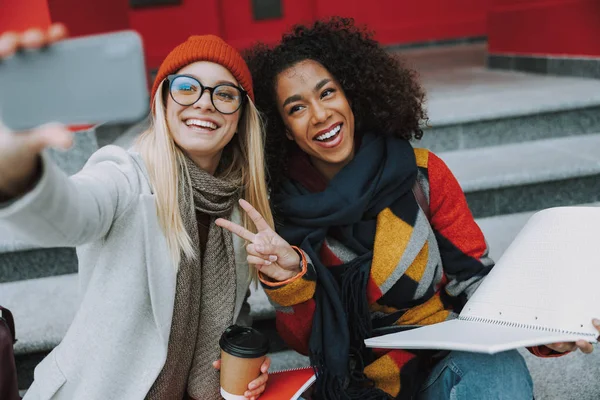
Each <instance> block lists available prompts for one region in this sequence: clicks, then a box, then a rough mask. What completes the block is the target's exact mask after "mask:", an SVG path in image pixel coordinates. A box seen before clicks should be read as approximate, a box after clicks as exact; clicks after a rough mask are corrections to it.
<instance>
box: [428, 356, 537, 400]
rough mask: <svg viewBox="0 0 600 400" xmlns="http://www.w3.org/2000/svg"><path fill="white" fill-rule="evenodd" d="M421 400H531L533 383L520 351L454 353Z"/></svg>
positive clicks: (439, 368)
mask: <svg viewBox="0 0 600 400" xmlns="http://www.w3.org/2000/svg"><path fill="white" fill-rule="evenodd" d="M418 398H419V400H443V399H451V400H479V399H481V400H504V399H506V400H521V399H522V400H531V399H533V382H532V381H531V375H530V374H529V370H528V369H527V365H526V364H525V360H524V359H523V357H522V356H521V355H520V354H519V352H517V351H516V350H511V351H505V352H502V353H498V354H495V355H487V354H478V353H466V352H461V351H453V352H450V354H448V355H447V356H446V357H445V358H443V359H442V360H441V361H440V362H439V363H438V364H437V365H436V366H435V367H434V369H433V371H432V372H431V374H430V375H429V377H428V378H427V380H426V381H425V383H424V384H423V387H422V388H421V391H420V392H419V397H418Z"/></svg>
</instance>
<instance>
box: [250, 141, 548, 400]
mask: <svg viewBox="0 0 600 400" xmlns="http://www.w3.org/2000/svg"><path fill="white" fill-rule="evenodd" d="M415 155H416V159H417V166H418V167H419V174H418V180H419V184H420V185H421V187H422V188H423V191H424V193H425V196H426V197H427V199H428V201H429V209H430V216H429V223H430V224H431V227H432V228H433V232H434V234H435V239H436V241H437V244H438V247H439V251H440V255H441V259H442V263H443V268H442V269H441V270H440V269H439V268H436V267H437V266H436V265H433V263H428V255H429V249H428V248H427V246H425V247H424V248H423V249H422V250H421V252H420V253H419V254H418V255H417V257H416V258H415V260H414V261H413V263H412V264H411V265H410V266H409V267H408V269H407V270H406V272H405V273H404V274H403V275H401V276H398V277H397V279H396V280H393V279H392V282H390V279H389V278H390V277H392V276H393V273H394V270H381V268H379V269H378V266H380V265H390V264H391V265H396V263H397V260H399V259H400V257H401V255H402V254H403V253H404V251H405V248H406V247H407V245H408V243H407V242H408V238H410V236H411V233H412V229H413V227H412V226H410V225H409V224H407V223H405V222H403V221H402V220H401V219H400V218H398V217H396V216H395V215H394V214H393V213H392V212H391V211H390V210H389V209H386V210H384V211H382V212H381V213H380V214H379V216H378V218H377V221H378V222H377V224H378V225H377V233H376V235H377V236H379V235H380V234H381V237H382V238H389V239H388V240H387V241H385V240H378V239H377V236H376V240H375V246H376V248H375V249H374V253H375V255H377V256H379V257H391V258H392V260H393V261H394V260H395V261H394V262H391V263H390V262H378V260H377V259H376V257H377V256H374V257H373V262H372V269H371V276H370V279H369V284H368V287H367V298H368V301H369V304H370V309H371V313H372V318H373V320H374V321H378V324H379V325H380V326H381V325H382V323H383V325H384V326H393V325H428V324H434V323H437V322H442V321H444V320H447V319H452V318H455V317H456V315H457V313H459V312H460V310H461V309H462V307H463V306H464V304H465V303H466V301H467V299H468V298H469V296H470V295H471V294H472V293H473V292H474V291H475V289H476V288H477V287H478V286H479V284H480V283H481V280H482V279H483V278H484V277H485V276H486V275H487V273H488V272H489V271H490V269H491V268H492V267H493V265H494V264H493V261H492V260H491V259H490V258H489V257H488V248H487V244H486V241H485V238H484V236H483V233H482V232H481V230H480V229H479V227H478V226H477V224H476V223H475V221H474V219H473V216H472V214H471V211H470V210H469V208H468V206H467V202H466V199H465V196H464V193H463V192H462V189H461V188H460V186H459V184H458V182H457V180H456V178H455V177H454V175H453V174H452V172H451V171H450V170H449V169H448V167H447V166H446V164H445V163H444V162H443V161H442V160H441V159H440V158H438V157H437V156H436V155H435V154H433V153H431V152H429V151H428V150H426V149H415ZM382 229H383V230H387V231H389V232H382ZM392 232H393V234H391V233H392ZM292 244H294V243H292ZM377 246H381V247H382V248H384V249H385V251H381V249H379V251H377V250H378V249H377ZM320 258H321V261H322V263H323V264H324V265H326V266H328V267H330V266H335V265H340V264H342V263H345V262H348V261H350V260H351V259H352V258H354V255H353V254H352V253H351V252H350V251H349V250H348V249H347V248H345V247H344V246H343V245H341V244H340V243H339V242H337V241H336V240H335V239H333V238H331V237H327V238H326V241H325V243H324V245H323V246H322V248H321V251H320ZM312 268H313V267H312V265H311V264H310V260H309V263H308V267H307V268H306V270H305V272H304V273H302V274H300V275H298V276H297V277H295V278H293V279H291V280H289V281H286V282H280V283H273V282H269V281H268V280H266V279H261V282H262V285H263V288H264V289H265V292H266V293H267V295H268V296H269V298H270V300H271V302H272V303H273V304H274V306H275V308H276V311H277V313H276V315H277V317H276V318H277V322H276V323H277V330H278V332H279V334H280V336H281V337H282V338H283V340H284V341H285V342H286V343H287V344H288V345H289V346H290V347H291V348H293V349H295V350H296V351H298V352H300V353H302V354H308V341H309V337H310V333H311V326H312V316H313V312H314V309H315V303H314V300H313V295H314V293H315V286H316V282H315V273H314V270H313V269H312ZM423 281H425V282H423ZM423 283H426V286H424V285H423ZM383 284H385V285H388V287H389V285H392V286H394V287H393V290H389V291H388V292H387V293H386V294H385V296H382V290H380V288H381V285H383ZM417 287H418V288H419V289H418V290H417V289H416V288H417ZM403 293H413V295H412V298H411V299H408V300H407V299H406V296H404V297H403V296H402V294H403ZM529 350H530V351H531V352H532V353H533V354H536V355H538V356H555V355H558V354H556V353H554V352H553V351H552V350H550V349H549V348H547V347H543V346H541V347H536V348H531V349H529ZM377 355H378V356H379V358H377V359H376V360H375V361H374V362H372V363H371V364H369V365H367V366H366V368H365V373H366V375H367V376H368V377H369V378H371V379H372V380H374V382H375V384H376V385H377V387H379V388H380V389H382V390H384V391H385V392H387V393H389V394H390V395H392V396H393V397H396V396H398V394H399V393H400V391H401V389H402V381H403V378H406V377H403V376H402V375H403V368H405V367H406V366H407V365H408V364H411V360H413V359H414V358H415V354H414V353H412V352H409V351H404V350H378V351H377ZM413 364H414V363H413ZM411 369H414V365H413V367H411Z"/></svg>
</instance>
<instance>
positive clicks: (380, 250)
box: [217, 18, 564, 400]
mask: <svg viewBox="0 0 600 400" xmlns="http://www.w3.org/2000/svg"><path fill="white" fill-rule="evenodd" d="M246 58H247V61H248V65H249V67H250V69H251V71H252V74H253V79H254V82H255V90H256V97H257V106H258V107H259V109H260V110H261V111H263V112H264V114H265V115H266V120H267V151H266V158H267V163H268V168H269V174H270V187H271V199H272V202H273V207H274V212H275V213H276V216H277V218H278V220H279V225H278V231H277V232H278V234H279V235H280V236H279V235H278V234H276V233H275V232H273V231H272V230H270V229H269V228H268V224H267V223H266V222H264V221H262V218H261V216H260V214H259V213H258V212H257V211H256V210H254V209H253V208H252V207H251V206H250V205H249V204H247V203H243V204H242V206H243V208H244V209H245V210H246V212H247V213H248V214H249V216H250V217H251V218H252V219H253V220H254V221H255V223H256V225H257V227H258V229H259V233H258V234H251V233H250V232H248V231H246V230H244V229H243V228H241V227H240V226H236V225H235V224H233V223H231V222H228V221H224V220H218V221H217V224H219V225H221V226H224V227H227V228H228V229H230V230H232V231H233V232H234V233H236V234H238V235H240V236H242V237H244V238H245V239H247V240H248V241H250V242H251V244H249V245H248V246H247V252H248V261H249V262H250V263H252V264H255V265H257V266H259V270H260V273H259V275H260V278H261V282H262V284H263V287H264V288H265V291H266V293H267V294H268V295H269V297H270V299H271V301H272V302H273V303H274V304H275V305H276V308H277V328H278V331H279V334H280V335H281V336H282V337H283V339H284V340H285V341H286V342H287V343H288V345H290V346H291V347H292V348H294V349H295V350H297V351H299V352H301V353H304V354H308V355H310V360H311V364H312V366H313V367H314V368H315V370H316V373H317V384H316V396H317V397H318V398H319V399H327V400H329V399H389V398H396V399H408V398H424V399H442V398H449V397H452V396H454V397H452V398H460V399H475V398H477V399H482V398H502V399H511V400H515V399H531V398H532V396H533V394H532V381H531V377H530V375H529V371H528V369H527V366H526V365H525V362H524V360H523V358H522V357H521V355H519V353H518V352H517V351H508V352H504V353H501V354H498V355H494V356H490V355H482V354H473V353H464V352H434V351H406V350H373V349H367V348H365V346H364V339H365V338H368V337H371V336H374V335H378V334H381V333H388V332H391V331H393V330H397V329H402V328H406V327H408V326H411V327H414V326H420V325H428V324H434V323H437V322H442V321H445V320H448V319H451V318H455V317H456V315H457V313H459V312H460V310H461V308H462V307H463V305H464V304H465V302H466V300H467V299H468V298H469V296H471V295H472V294H473V292H474V291H475V290H476V288H477V287H478V286H479V284H480V283H481V281H482V279H483V278H484V277H485V276H486V275H487V274H488V272H489V271H490V270H491V268H492V267H493V265H494V264H493V261H492V260H491V259H490V258H489V257H488V249H487V245H486V242H485V239H484V237H483V234H482V232H481V230H480V229H479V227H478V226H477V224H476V223H475V221H474V219H473V216H472V214H471V212H470V210H469V208H468V206H467V202H466V199H465V196H464V194H463V192H462V190H461V188H460V186H459V184H458V182H457V181H456V179H455V178H454V176H453V175H452V173H451V172H450V170H449V169H448V167H447V166H446V165H445V164H444V162H443V161H442V160H441V159H440V158H438V157H437V156H436V155H435V154H433V153H432V152H430V151H428V150H426V149H417V148H415V149H413V147H412V146H411V144H410V143H409V140H410V139H413V138H416V139H419V138H421V136H422V134H423V133H422V130H421V124H422V122H423V121H424V120H425V119H426V115H425V111H424V109H423V99H424V93H423V90H422V89H421V87H420V86H419V84H418V83H417V81H416V79H415V74H414V72H412V71H411V70H409V69H407V68H405V67H403V66H402V64H401V63H400V62H399V61H398V59H396V58H394V57H392V56H391V55H390V54H388V53H387V52H386V51H385V50H384V49H383V48H382V47H380V46H379V44H378V43H377V42H375V41H374V40H373V39H372V38H371V35H370V34H369V33H367V32H365V31H364V30H363V29H360V28H358V27H356V26H355V25H354V23H353V22H352V20H349V19H343V18H334V19H332V20H330V21H325V22H316V23H315V24H314V25H313V26H310V27H307V26H298V27H295V28H294V29H293V31H292V32H291V33H290V34H287V35H285V36H284V37H283V39H282V41H281V43H280V44H278V45H277V46H275V47H273V48H269V47H267V46H264V45H259V46H256V47H255V48H253V49H252V50H251V51H250V52H249V53H248V54H247V57H246ZM273 105H276V106H275V107H273ZM288 243H293V244H298V245H299V249H298V248H293V246H290V245H289V244H288ZM555 347H556V348H557V349H558V350H559V351H560V350H563V351H564V347H557V346H555ZM531 351H533V352H534V353H535V354H538V355H550V354H551V353H554V351H553V350H552V349H550V348H547V347H540V348H534V349H531Z"/></svg>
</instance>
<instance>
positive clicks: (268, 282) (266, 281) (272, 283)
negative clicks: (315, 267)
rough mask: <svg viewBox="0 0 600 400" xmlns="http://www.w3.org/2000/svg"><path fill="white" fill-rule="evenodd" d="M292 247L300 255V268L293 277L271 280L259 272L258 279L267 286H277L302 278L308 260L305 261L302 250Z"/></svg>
mask: <svg viewBox="0 0 600 400" xmlns="http://www.w3.org/2000/svg"><path fill="white" fill-rule="evenodd" d="M292 249H294V250H295V251H296V253H298V254H299V255H300V268H301V270H300V272H299V273H297V274H296V276H293V277H291V278H289V279H286V280H285V281H281V282H279V281H277V282H276V281H272V280H270V279H269V278H268V277H266V276H264V274H263V273H262V272H259V273H258V279H260V281H261V282H262V284H263V285H265V286H269V287H279V286H283V285H287V284H288V283H292V282H294V281H295V280H297V279H300V278H302V277H303V276H304V275H305V274H306V271H307V270H308V262H307V261H306V256H305V255H304V252H303V251H302V250H300V249H299V248H298V247H296V246H292Z"/></svg>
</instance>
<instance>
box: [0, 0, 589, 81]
mask: <svg viewBox="0 0 600 400" xmlns="http://www.w3.org/2000/svg"><path fill="white" fill-rule="evenodd" d="M144 3H145V4H144ZM157 3H174V4H157ZM261 3H262V7H263V14H264V10H265V7H266V9H267V10H273V9H275V13H271V14H274V15H267V16H265V15H262V16H261V15H258V14H259V13H258V11H260V7H261ZM267 14H269V13H268V12H267ZM332 15H343V16H349V17H353V18H355V19H356V20H357V22H359V23H364V24H367V25H368V26H369V27H370V28H371V29H373V30H374V31H375V32H376V38H377V39H378V40H379V41H380V42H382V43H384V44H389V45H396V44H406V43H415V42H428V41H445V40H453V39H458V38H470V37H482V36H485V37H487V39H488V50H489V54H490V66H491V67H502V65H501V64H506V65H508V64H507V63H506V61H507V60H509V61H510V60H511V59H514V58H523V57H524V58H550V59H551V58H554V57H560V58H561V59H563V60H564V59H565V58H567V59H568V58H573V59H580V58H585V59H592V60H598V59H600V1H599V0H453V1H448V0H420V1H414V0H370V1H365V0H262V1H261V0H103V1H97V0H0V31H6V30H22V29H24V28H27V27H30V26H44V25H47V24H49V23H50V22H52V21H61V22H64V23H65V24H67V26H68V27H69V29H70V31H71V34H72V35H74V36H78V35H83V34H91V33H98V32H106V31H112V30H119V29H135V30H137V31H138V32H139V33H140V34H141V35H142V37H143V38H144V43H145V48H146V56H147V61H148V66H149V67H150V68H156V67H157V66H158V65H159V64H160V61H161V60H162V59H163V57H164V56H165V55H166V54H167V53H168V51H169V50H171V49H172V48H173V47H174V46H175V45H176V44H178V43H179V42H181V41H183V40H184V39H185V38H187V37H188V36H189V35H192V34H207V33H212V34H216V35H219V36H221V37H223V38H224V39H225V40H226V41H228V42H229V43H231V44H232V45H234V46H236V47H238V48H244V47H247V46H249V45H250V44H251V43H253V42H255V41H263V42H267V43H271V42H275V41H277V39H278V38H279V37H280V35H281V33H282V32H284V31H286V30H287V29H288V28H289V27H290V26H292V25H293V24H296V23H305V22H310V21H313V20H315V19H319V18H325V17H328V16H332ZM494 64H497V65H494ZM533 72H543V71H533ZM599 77H600V76H599Z"/></svg>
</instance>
